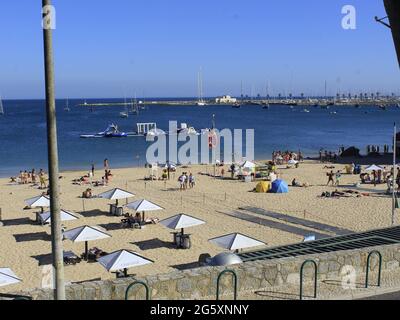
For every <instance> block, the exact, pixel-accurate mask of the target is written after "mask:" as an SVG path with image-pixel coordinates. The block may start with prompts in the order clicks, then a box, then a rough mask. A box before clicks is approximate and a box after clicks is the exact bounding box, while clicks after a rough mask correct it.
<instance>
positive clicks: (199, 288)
mask: <svg viewBox="0 0 400 320" xmlns="http://www.w3.org/2000/svg"><path fill="white" fill-rule="evenodd" d="M373 250H378V251H380V252H381V254H382V257H383V264H382V269H383V270H395V269H397V268H399V263H400V245H390V246H382V247H375V248H368V249H363V250H353V251H339V252H334V253H327V254H318V255H308V256H302V257H296V258H283V259H278V260H273V261H255V262H247V263H243V264H241V265H237V266H233V267H232V268H229V269H232V270H235V272H236V273H237V276H238V291H239V298H240V292H241V291H242V292H244V291H250V290H252V291H254V290H260V289H268V288H271V287H277V286H282V285H285V284H296V285H297V284H299V270H300V266H301V264H302V263H303V262H304V261H305V260H307V259H313V260H315V261H316V262H317V264H318V280H325V279H340V278H341V272H342V270H343V267H344V266H347V265H350V266H353V267H354V269H355V270H356V271H357V273H358V274H362V275H364V274H365V269H366V263H367V256H368V253H369V252H371V251H373ZM225 269H226V268H224V267H204V268H198V269H192V270H186V271H175V272H171V273H168V274H161V275H154V276H148V277H143V278H137V280H140V281H143V282H145V283H147V285H148V286H149V287H150V290H151V293H150V296H151V299H152V300H156V299H159V300H164V299H168V300H171V299H172V300H177V299H205V298H209V299H215V294H216V287H217V277H218V275H219V273H220V272H221V271H223V270H225ZM377 269H378V259H377V258H375V257H373V258H372V259H371V270H373V271H377ZM304 270H305V273H304V276H305V281H306V282H307V281H311V280H312V278H313V269H312V266H310V265H308V266H307V267H305V269H304ZM133 281H134V279H130V278H127V279H115V280H106V281H93V282H86V283H82V284H72V285H69V286H67V288H66V293H67V299H70V300H121V299H124V297H125V291H126V289H127V287H128V285H129V284H131V283H132V282H133ZM220 292H221V295H230V296H232V278H231V276H230V275H229V274H228V275H226V276H224V277H222V278H221V284H220ZM19 294H24V295H30V296H32V297H33V299H37V300H51V299H53V297H52V291H51V290H42V289H37V290H33V291H30V292H24V293H19ZM144 297H145V292H144V289H143V287H141V286H136V287H134V288H133V289H132V290H130V293H129V299H144Z"/></svg>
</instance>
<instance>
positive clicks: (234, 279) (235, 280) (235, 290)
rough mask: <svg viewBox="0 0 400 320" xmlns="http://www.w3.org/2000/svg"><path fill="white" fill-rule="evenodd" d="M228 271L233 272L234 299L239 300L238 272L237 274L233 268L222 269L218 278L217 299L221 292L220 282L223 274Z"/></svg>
mask: <svg viewBox="0 0 400 320" xmlns="http://www.w3.org/2000/svg"><path fill="white" fill-rule="evenodd" d="M226 273H230V274H232V280H233V300H237V283H238V281H237V274H236V272H235V271H233V270H228V269H227V270H224V271H222V272H221V273H220V274H219V275H218V278H217V293H216V300H217V301H218V300H219V292H220V290H219V283H220V280H221V278H222V276H223V275H224V274H226Z"/></svg>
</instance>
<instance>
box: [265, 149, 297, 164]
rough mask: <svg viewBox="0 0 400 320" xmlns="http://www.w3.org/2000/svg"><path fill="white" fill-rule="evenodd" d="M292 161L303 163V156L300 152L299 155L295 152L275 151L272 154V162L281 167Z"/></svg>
mask: <svg viewBox="0 0 400 320" xmlns="http://www.w3.org/2000/svg"><path fill="white" fill-rule="evenodd" d="M290 160H296V161H303V160H304V158H303V154H302V153H301V151H300V150H299V151H298V152H297V153H296V152H293V151H289V150H287V151H280V150H278V151H274V152H272V162H274V163H276V164H278V165H281V164H284V163H287V162H288V161H290Z"/></svg>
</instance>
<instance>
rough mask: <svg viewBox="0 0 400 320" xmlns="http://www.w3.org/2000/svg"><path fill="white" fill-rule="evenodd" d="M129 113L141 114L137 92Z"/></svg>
mask: <svg viewBox="0 0 400 320" xmlns="http://www.w3.org/2000/svg"><path fill="white" fill-rule="evenodd" d="M129 113H130V114H134V115H139V105H138V103H137V98H136V93H135V99H134V100H131V110H130V112H129Z"/></svg>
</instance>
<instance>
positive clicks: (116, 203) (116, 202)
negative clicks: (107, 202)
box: [115, 199, 118, 207]
mask: <svg viewBox="0 0 400 320" xmlns="http://www.w3.org/2000/svg"><path fill="white" fill-rule="evenodd" d="M115 205H116V206H117V207H118V199H117V200H115Z"/></svg>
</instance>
